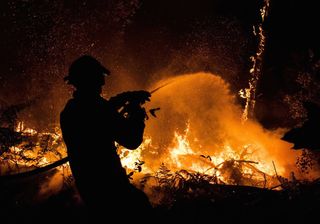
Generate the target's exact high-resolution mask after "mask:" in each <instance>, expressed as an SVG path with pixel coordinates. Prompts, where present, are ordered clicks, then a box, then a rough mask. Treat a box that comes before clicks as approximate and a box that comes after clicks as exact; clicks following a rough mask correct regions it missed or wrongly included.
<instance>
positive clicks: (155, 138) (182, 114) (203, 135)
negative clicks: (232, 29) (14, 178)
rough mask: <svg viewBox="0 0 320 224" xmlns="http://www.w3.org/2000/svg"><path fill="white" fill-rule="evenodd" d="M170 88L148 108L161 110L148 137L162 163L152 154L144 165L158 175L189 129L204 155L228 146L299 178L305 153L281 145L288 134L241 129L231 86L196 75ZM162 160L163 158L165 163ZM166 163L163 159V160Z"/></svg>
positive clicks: (251, 125) (253, 126) (250, 126)
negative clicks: (299, 159) (177, 138)
mask: <svg viewBox="0 0 320 224" xmlns="http://www.w3.org/2000/svg"><path fill="white" fill-rule="evenodd" d="M163 83H169V85H167V86H165V87H164V88H162V89H160V90H159V91H157V92H155V93H154V94H153V95H152V102H151V103H150V104H149V105H148V107H150V108H153V107H160V108H161V110H160V111H159V113H158V118H157V119H149V120H148V121H147V125H146V132H145V135H146V136H148V137H151V139H152V144H153V147H155V148H156V149H157V151H158V153H157V155H156V158H155V156H154V155H153V154H152V153H149V152H148V151H147V150H146V151H145V152H144V160H145V161H146V165H147V166H148V167H153V168H154V169H157V168H158V167H159V165H160V164H161V162H162V161H165V158H166V157H168V156H169V150H168V148H170V146H172V144H173V138H174V136H175V133H178V134H181V135H182V134H184V133H185V130H186V129H187V127H189V132H188V141H189V142H190V146H191V148H192V149H193V150H194V151H195V152H196V153H197V154H199V155H201V154H202V155H214V154H216V153H218V152H221V151H223V150H225V148H226V146H228V147H231V148H232V149H233V150H235V151H237V152H239V153H241V152H243V151H244V149H245V148H250V149H251V153H252V154H253V157H252V158H255V159H256V160H258V161H259V162H260V161H262V162H263V163H265V164H263V165H264V166H266V167H268V170H269V171H270V170H271V171H272V172H273V165H272V161H274V163H275V165H276V168H277V171H278V173H279V174H281V175H287V174H289V172H291V171H294V172H298V171H297V169H296V166H295V163H296V159H297V156H299V155H300V152H297V151H294V150H291V149H290V148H291V147H292V145H291V144H289V143H287V142H284V141H282V140H280V138H281V136H282V134H283V130H282V131H281V130H277V131H269V130H265V129H264V128H263V127H262V126H261V125H260V124H259V123H258V122H257V121H254V120H249V121H247V122H246V123H244V124H243V123H241V113H242V108H241V107H240V106H239V105H237V103H236V100H235V99H236V98H235V96H234V95H233V94H232V93H231V92H230V90H229V85H228V83H226V82H225V81H224V80H223V79H222V78H221V77H219V76H217V75H213V74H210V73H196V74H187V75H181V76H179V77H175V78H170V79H166V80H162V81H160V82H159V83H157V84H156V85H155V86H161V84H163ZM159 156H160V157H159ZM159 158H160V159H159Z"/></svg>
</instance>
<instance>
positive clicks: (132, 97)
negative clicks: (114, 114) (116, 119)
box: [109, 90, 151, 109]
mask: <svg viewBox="0 0 320 224" xmlns="http://www.w3.org/2000/svg"><path fill="white" fill-rule="evenodd" d="M150 97H151V94H150V93H149V92H148V91H145V90H138V91H128V92H123V93H120V94H118V95H116V96H114V97H111V98H110V99H109V102H110V103H111V105H112V106H114V107H115V108H117V109H119V108H121V107H122V106H124V105H125V104H126V103H127V102H129V103H137V104H144V103H145V102H146V101H150Z"/></svg>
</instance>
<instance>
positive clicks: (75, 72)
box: [64, 55, 110, 85]
mask: <svg viewBox="0 0 320 224" xmlns="http://www.w3.org/2000/svg"><path fill="white" fill-rule="evenodd" d="M101 75H110V71H109V70H108V69H106V68H105V67H104V66H103V65H101V63H100V62H99V61H98V60H97V59H95V58H94V57H92V56H90V55H84V56H81V57H80V58H78V59H76V60H75V61H74V62H73V63H72V64H71V66H70V68H69V74H68V75H67V76H66V77H64V80H65V81H67V83H68V84H72V85H77V84H80V83H86V82H90V81H95V80H97V79H98V77H99V76H101Z"/></svg>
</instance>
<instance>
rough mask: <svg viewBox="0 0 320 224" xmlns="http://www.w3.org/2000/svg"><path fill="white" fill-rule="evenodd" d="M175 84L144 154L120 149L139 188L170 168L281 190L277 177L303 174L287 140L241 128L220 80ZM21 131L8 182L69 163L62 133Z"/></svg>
mask: <svg viewBox="0 0 320 224" xmlns="http://www.w3.org/2000/svg"><path fill="white" fill-rule="evenodd" d="M165 81H166V82H168V80H165ZM169 81H170V82H171V83H172V84H170V85H168V86H166V87H164V88H162V89H161V90H159V91H157V92H156V93H155V94H153V95H152V101H151V102H150V103H149V104H151V105H149V106H150V107H151V108H155V107H159V106H160V107H161V110H160V112H159V114H158V116H157V118H156V119H154V118H150V119H149V120H148V121H147V122H146V130H145V136H146V138H145V140H144V142H143V143H142V144H141V146H140V147H139V148H138V149H136V150H128V149H125V148H123V147H121V146H118V153H119V156H120V159H121V162H122V165H123V167H124V168H126V169H127V171H128V174H129V173H131V174H132V173H136V174H137V175H134V178H135V180H137V179H139V178H143V177H144V176H146V175H153V174H156V173H157V171H158V170H159V169H160V167H161V165H162V164H164V165H165V166H166V167H167V168H168V169H169V170H170V171H172V172H178V171H181V170H186V171H187V172H190V173H199V174H201V175H210V176H212V177H215V179H216V180H217V181H216V182H215V183H222V184H235V185H249V186H256V187H272V186H275V185H277V183H276V181H275V179H276V177H275V176H276V175H275V174H276V173H277V174H278V175H281V176H288V174H289V173H290V172H291V171H294V172H296V171H297V169H296V167H295V162H296V157H297V156H298V155H299V152H297V151H292V150H290V147H291V146H290V144H288V143H285V142H283V141H281V140H280V137H279V136H281V133H280V135H279V133H276V132H271V131H267V130H264V129H263V128H262V127H261V125H260V124H258V123H257V122H255V121H252V120H248V121H247V122H245V123H242V122H241V108H239V107H238V106H237V105H236V104H235V102H234V97H233V95H231V94H230V92H229V88H228V85H227V84H226V83H225V82H224V81H223V80H222V79H221V78H220V77H218V76H215V75H213V74H208V73H198V74H190V75H184V76H179V77H176V78H173V79H171V80H169ZM157 86H161V83H158V84H157ZM146 106H148V105H146ZM146 109H148V108H146ZM15 131H16V132H17V133H20V134H21V136H22V137H23V138H25V139H26V140H25V141H22V142H21V143H19V144H17V145H16V146H12V147H11V148H10V149H9V151H8V152H5V153H3V154H2V155H1V157H0V161H1V167H0V171H1V174H2V175H5V174H10V173H14V172H11V171H13V170H14V169H15V167H18V168H19V167H23V168H26V167H27V168H28V167H29V168H36V167H42V166H46V165H47V164H50V163H53V162H55V161H57V160H59V159H62V158H64V157H65V156H66V149H65V146H64V144H63V141H62V136H61V133H60V130H58V129H57V130H56V132H55V133H39V132H37V131H36V130H33V129H30V128H27V127H25V125H24V123H23V122H20V123H18V125H17V127H16V130H15ZM28 142H29V143H32V144H28ZM30 145H31V146H32V147H30ZM8 164H9V165H8ZM5 166H7V167H5ZM66 168H67V170H68V173H69V174H68V175H69V176H70V174H71V173H70V169H69V168H68V165H66V166H60V167H59V170H60V174H59V175H60V176H61V175H65V174H63V171H64V170H65V169H66ZM22 170H23V169H22ZM5 171H6V172H5ZM15 171H17V169H16V170H15ZM18 171H19V170H18ZM138 173H139V175H138ZM57 175H58V174H57ZM59 175H58V176H59ZM60 176H59V178H58V179H59V181H62V179H61V178H60ZM52 184H53V183H52ZM55 184H56V182H55ZM54 186H55V185H54ZM45 189H47V188H45Z"/></svg>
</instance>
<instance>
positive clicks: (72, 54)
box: [0, 0, 319, 127]
mask: <svg viewBox="0 0 320 224" xmlns="http://www.w3.org/2000/svg"><path fill="white" fill-rule="evenodd" d="M312 2H314V1H309V2H308V1H297V0H282V1H280V2H279V1H276V0H271V11H270V16H269V18H268V20H267V22H266V24H265V30H266V32H267V34H268V36H267V46H266V57H265V63H264V68H263V77H262V79H261V82H260V85H259V89H258V93H259V94H260V98H259V99H258V103H257V104H258V105H259V109H257V117H258V119H260V120H261V122H263V123H264V124H266V126H268V124H272V125H269V126H270V127H272V126H273V124H279V123H281V120H282V118H283V114H286V111H287V109H288V108H286V107H284V106H281V105H282V104H281V103H282V101H281V100H282V98H283V96H284V95H285V94H286V93H287V92H290V91H292V92H293V93H295V92H297V91H298V89H297V88H298V87H296V86H295V85H293V84H292V83H293V82H294V81H293V79H295V78H296V75H297V74H298V73H299V72H300V71H304V70H306V69H308V66H309V64H308V63H309V59H310V57H309V53H310V49H311V50H312V52H314V54H315V58H319V41H318V40H319V35H318V34H317V30H316V29H317V27H318V26H317V25H318V21H319V15H318V14H319V13H318V12H317V8H316V7H315V3H312ZM261 3H262V1H259V0H242V1H239V0H201V1H199V0H197V1H196V0H189V1H183V0H171V1H169V0H152V1H147V0H130V1H125V0H110V1H109V0H108V1H101V0H99V1H98V0H77V1H76V0H70V1H62V0H61V1H55V0H54V1H51V0H50V1H49V0H43V1H40V0H2V1H1V2H0V10H1V11H0V29H1V37H0V38H1V42H0V50H1V51H0V55H1V56H0V57H1V65H0V66H1V67H0V82H1V89H0V102H1V104H2V105H8V104H13V103H17V102H21V101H24V100H26V99H32V98H34V97H40V100H39V101H38V103H37V105H36V106H35V107H34V108H35V109H34V110H30V111H29V114H28V115H29V116H30V117H33V118H34V117H35V114H37V120H38V122H39V120H41V121H42V124H40V125H45V124H47V123H48V120H49V121H52V122H55V121H56V119H57V114H58V111H60V110H61V108H62V106H63V104H64V103H65V101H66V99H67V98H68V97H69V93H68V91H67V89H66V88H65V85H64V83H63V81H62V77H63V76H64V75H65V74H66V73H67V70H68V66H69V64H70V63H71V62H72V61H73V60H74V59H75V58H77V57H78V56H80V55H81V54H84V53H87V54H92V55H94V56H95V57H97V58H98V59H99V60H101V62H102V63H103V64H105V65H106V66H107V67H108V68H109V69H110V70H111V71H112V73H113V76H112V77H111V78H110V82H109V85H108V87H107V89H108V90H109V93H110V94H112V93H115V92H118V91H121V90H127V89H132V88H133V89H134V88H147V87H148V85H149V84H150V83H152V82H154V81H156V80H158V79H160V78H161V77H166V76H169V75H178V74H182V73H189V72H196V71H211V72H213V73H216V74H219V75H221V76H222V77H223V78H224V79H226V80H227V81H228V82H229V83H230V85H231V89H232V90H233V91H235V92H237V91H238V90H239V89H241V88H244V87H246V85H247V82H248V78H249V72H248V71H249V68H250V66H251V62H250V60H249V57H250V55H253V54H254V52H255V49H256V44H257V41H256V38H255V37H254V35H253V34H252V26H253V25H257V24H258V23H259V22H260V17H259V8H260V7H261ZM313 60H316V59H313ZM288 74H289V75H288ZM295 74H296V75H295ZM266 111H268V113H266ZM39 114H40V118H39ZM41 115H42V117H41ZM40 123H41V122H40ZM283 125H286V123H284V124H283Z"/></svg>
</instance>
